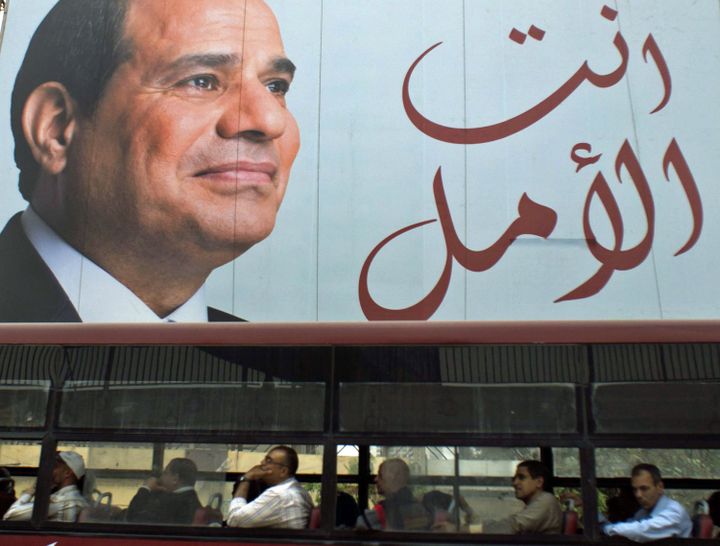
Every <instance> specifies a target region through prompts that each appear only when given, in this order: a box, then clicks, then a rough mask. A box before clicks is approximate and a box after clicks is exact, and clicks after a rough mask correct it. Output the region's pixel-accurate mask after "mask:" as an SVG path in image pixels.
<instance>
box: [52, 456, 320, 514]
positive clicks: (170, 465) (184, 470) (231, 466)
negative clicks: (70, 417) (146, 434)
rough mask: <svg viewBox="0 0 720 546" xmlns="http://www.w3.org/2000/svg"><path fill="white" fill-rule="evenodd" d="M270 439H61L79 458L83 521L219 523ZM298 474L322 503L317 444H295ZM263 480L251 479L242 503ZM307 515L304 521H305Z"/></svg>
mask: <svg viewBox="0 0 720 546" xmlns="http://www.w3.org/2000/svg"><path fill="white" fill-rule="evenodd" d="M271 447H272V445H271V444H266V445H261V444H258V445H227V444H199V443H187V444H171V443H167V444H164V443H153V444H147V443H127V442H126V443H122V444H120V443H110V442H81V443H79V442H61V443H60V444H59V445H58V450H59V451H73V452H75V453H77V454H78V455H80V456H81V457H82V458H83V460H84V463H85V469H86V474H85V479H84V484H83V495H84V496H85V498H86V500H87V502H88V507H87V508H86V509H85V510H84V511H83V513H82V514H81V516H80V521H81V522H95V523H97V522H114V523H132V524H154V525H155V524H160V525H181V526H182V525H195V526H198V525H200V526H221V525H222V524H223V521H225V520H226V519H227V516H228V510H229V507H230V502H231V500H232V498H233V489H234V486H235V485H236V482H237V479H238V478H239V477H240V476H241V475H242V474H243V473H245V472H246V471H248V470H249V469H250V468H251V467H253V466H255V465H258V464H260V463H261V462H262V461H263V459H264V458H265V457H266V456H267V454H268V450H269V449H270V448H271ZM290 447H292V448H293V449H294V450H295V451H296V452H297V454H298V459H299V467H298V469H297V475H298V478H300V479H301V480H303V481H306V482H307V483H303V484H302V485H301V487H303V488H305V489H306V490H307V491H308V493H309V498H310V499H312V502H313V504H315V505H319V502H320V497H319V494H320V483H319V482H320V479H319V475H320V473H321V469H322V446H315V445H295V446H290ZM265 488H267V484H260V483H258V484H257V487H254V488H253V489H252V490H251V495H252V496H251V497H248V501H252V500H253V498H254V497H255V496H257V495H259V494H261V493H262V491H263V490H264V489H265ZM309 516H310V513H309V511H308V514H307V518H308V521H309Z"/></svg>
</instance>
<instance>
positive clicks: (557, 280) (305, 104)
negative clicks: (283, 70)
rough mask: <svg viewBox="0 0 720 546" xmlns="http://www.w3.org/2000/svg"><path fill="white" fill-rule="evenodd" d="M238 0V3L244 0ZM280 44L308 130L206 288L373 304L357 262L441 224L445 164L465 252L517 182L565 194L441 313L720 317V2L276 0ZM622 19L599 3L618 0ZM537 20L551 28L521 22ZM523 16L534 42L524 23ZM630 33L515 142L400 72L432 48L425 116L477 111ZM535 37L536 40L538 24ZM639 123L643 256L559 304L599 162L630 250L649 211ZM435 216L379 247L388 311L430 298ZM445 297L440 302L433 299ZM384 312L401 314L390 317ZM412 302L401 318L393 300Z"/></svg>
mask: <svg viewBox="0 0 720 546" xmlns="http://www.w3.org/2000/svg"><path fill="white" fill-rule="evenodd" d="M240 1H241V0H238V2H240ZM53 3H54V2H53V0H24V1H21V0H13V1H12V2H11V3H10V11H9V13H8V21H7V25H6V30H5V36H4V40H3V44H2V50H1V54H2V57H1V63H0V134H1V136H0V173H1V174H2V180H3V184H4V187H5V189H4V190H3V194H2V195H3V199H2V200H1V201H0V221H2V223H4V222H5V221H6V220H7V219H9V218H10V216H11V215H12V214H13V213H15V212H16V211H18V210H21V209H23V208H24V207H25V203H24V201H23V200H22V199H21V198H20V195H19V193H18V191H17V171H16V169H15V167H14V163H13V161H12V151H13V143H12V137H11V134H10V129H9V126H10V121H9V103H10V92H11V89H12V85H13V82H14V78H15V74H16V72H17V68H18V66H19V63H20V61H21V59H22V56H23V54H24V51H25V48H26V46H27V42H28V41H29V38H30V35H31V34H32V32H33V31H34V29H35V28H36V27H37V24H38V23H39V21H40V20H41V19H42V17H43V16H44V14H45V13H46V12H47V9H48V8H49V6H50V5H51V4H53ZM269 3H270V5H271V6H272V7H273V9H274V11H275V13H276V15H277V16H278V19H279V21H280V26H281V29H282V33H283V39H284V41H285V47H286V51H287V53H288V56H289V57H290V58H291V59H292V60H293V61H294V62H295V64H296V65H297V66H298V72H297V75H296V79H295V82H294V84H293V88H292V90H291V92H290V94H289V96H288V103H289V108H290V109H291V110H292V111H293V113H294V114H295V116H296V117H297V119H298V122H299V125H300V128H301V134H302V147H301V150H300V154H299V156H298V159H297V161H296V163H295V166H294V168H293V172H292V175H291V178H290V185H289V188H288V192H287V195H286V197H285V201H284V203H283V206H282V209H281V211H280V214H279V217H278V224H277V226H276V228H275V230H274V232H273V234H272V235H271V236H270V237H269V238H268V239H267V240H266V241H264V242H262V243H260V244H259V245H257V246H256V247H255V248H253V249H251V250H250V251H249V252H247V253H246V254H245V255H243V256H241V257H240V258H238V259H237V260H236V261H235V262H234V263H232V264H228V265H226V266H225V267H223V268H221V269H219V270H217V271H216V272H215V273H214V274H213V275H212V276H211V278H210V279H209V282H208V286H207V292H208V299H209V303H210V305H213V306H215V307H218V308H221V309H224V310H227V311H229V312H233V313H234V314H237V315H239V316H242V317H244V318H247V319H249V320H252V321H316V320H323V321H325V320H327V321H336V320H350V321H357V320H359V321H364V320H367V317H366V315H365V314H364V313H363V309H362V308H361V305H360V302H359V297H358V282H359V278H360V273H361V270H362V268H363V264H364V263H365V261H366V259H367V258H368V256H369V255H370V253H371V252H372V250H373V249H374V248H375V247H376V246H377V245H378V244H379V243H380V242H381V241H383V240H384V239H386V238H387V237H389V236H390V235H391V234H393V233H395V232H397V231H398V230H401V229H402V228H405V227H407V226H410V225H413V224H417V223H420V222H423V221H429V220H437V219H438V217H439V215H438V210H437V204H436V199H435V196H434V193H433V180H434V177H435V174H436V172H437V171H438V169H439V168H441V169H442V177H443V182H444V184H443V187H444V190H445V194H446V196H447V205H448V209H449V210H450V213H451V215H452V220H453V223H454V227H455V230H456V231H457V234H458V236H459V238H460V240H461V241H462V243H463V244H464V245H465V246H466V247H467V248H469V249H471V250H482V249H485V248H487V247H490V246H491V245H493V244H494V243H495V242H496V241H497V240H498V239H500V238H501V236H502V234H503V233H504V232H505V231H506V230H507V229H508V227H509V226H510V225H511V224H512V223H513V222H514V221H515V220H516V219H517V218H518V203H519V201H520V199H521V197H522V196H523V194H527V196H528V197H529V198H530V199H532V200H533V201H534V202H536V203H538V204H540V205H543V206H544V207H548V208H550V209H552V210H553V211H554V212H555V213H556V215H557V222H556V225H555V226H554V229H553V231H552V233H551V234H550V236H549V237H548V238H547V239H543V238H540V237H537V236H531V235H521V236H520V237H519V238H518V239H517V240H515V241H514V242H513V243H512V244H511V245H510V247H509V248H508V250H507V251H506V252H505V253H504V254H503V255H502V257H501V258H500V259H499V260H498V261H497V263H495V264H494V265H493V266H492V267H490V268H489V269H487V270H485V271H481V272H473V271H467V270H465V269H464V268H463V267H462V266H461V265H459V264H458V263H457V261H456V260H454V263H453V264H452V274H451V278H450V282H449V286H448V287H447V290H446V291H445V293H444V295H442V294H441V295H442V297H440V298H439V302H438V303H437V305H435V306H433V309H431V310H430V311H426V313H425V314H426V315H429V316H430V318H431V319H433V320H544V319H572V320H580V319H657V318H668V319H670V318H672V319H685V318H720V284H719V283H718V282H717V271H718V270H720V258H718V248H719V247H720V225H719V224H720V217H719V215H718V211H719V210H720V207H719V206H718V205H720V203H719V201H720V179H719V177H718V173H720V129H718V128H720V107H719V106H718V102H719V100H720V92H719V91H718V89H719V88H720V70H719V69H720V42H718V40H717V36H718V35H720V3H718V2H717V0H699V1H690V0H675V1H673V2H657V1H656V0H631V1H630V0H628V1H612V0H606V1H605V2H603V1H595V0H583V1H577V0H574V1H570V0H552V1H551V0H543V1H540V0H514V1H513V2H507V1H501V0H464V1H463V0H422V1H420V0H324V1H318V0H273V1H271V2H269ZM606 5H607V6H608V7H609V8H612V9H613V10H615V11H616V12H617V17H616V18H615V20H610V19H608V18H606V17H603V16H602V15H601V12H602V10H603V7H604V6H606ZM532 26H534V27H535V28H536V29H540V30H541V31H543V32H544V35H542V36H541V37H542V39H538V38H537V37H536V38H533V37H532V36H527V33H528V30H529V29H530V28H531V27H532ZM513 29H516V30H517V31H519V32H521V33H524V34H526V39H525V41H524V43H518V42H517V41H513V40H511V39H510V34H511V31H512V30H513ZM618 33H619V35H620V36H621V37H622V39H623V40H624V41H625V42H626V43H627V49H628V65H627V69H626V70H625V71H624V74H623V77H622V78H620V79H619V81H618V82H617V83H616V84H614V85H612V86H610V87H607V88H601V87H598V86H595V85H593V84H591V83H590V82H588V81H585V82H584V83H582V84H581V85H580V86H579V87H578V88H577V89H576V90H575V91H574V92H572V93H570V94H569V95H568V96H567V98H566V99H565V100H563V101H562V102H561V104H559V105H558V106H557V107H556V108H555V109H554V110H552V111H551V112H549V113H548V114H547V116H545V117H543V118H542V119H540V120H539V121H538V122H537V123H534V124H532V125H530V126H529V127H527V128H526V129H524V130H522V131H520V132H518V133H516V134H513V135H511V136H508V137H506V138H503V139H500V140H497V141H494V142H487V143H484V144H468V145H465V144H451V143H446V142H441V141H439V140H436V139H433V138H431V137H430V136H428V135H426V134H424V133H422V132H421V131H420V130H418V128H417V127H415V126H414V125H413V124H412V123H411V121H410V120H409V118H408V116H407V114H406V111H405V109H404V107H403V101H402V87H403V81H404V79H405V76H406V73H407V72H408V69H409V68H410V66H411V65H412V63H413V62H414V61H415V60H416V59H417V58H418V57H419V56H420V55H421V54H422V53H423V52H424V51H426V50H427V49H428V48H429V47H431V46H432V45H434V44H436V43H438V42H442V45H440V46H438V47H437V48H435V49H434V50H433V51H432V52H430V53H429V54H428V55H427V56H426V57H425V58H424V59H423V61H422V62H421V63H420V64H419V65H418V67H417V69H416V70H415V72H414V74H413V77H412V78H411V81H410V91H409V94H410V98H411V99H412V101H413V103H414V105H415V106H416V107H417V109H418V110H419V111H420V112H422V114H423V115H424V116H425V117H427V118H429V119H430V120H432V121H434V122H437V123H439V124H442V125H446V126H452V127H480V126H487V125H492V124H495V123H499V122H502V121H504V120H507V119H510V118H513V117H515V116H517V115H518V114H520V113H522V112H525V111H527V110H528V109H530V108H532V107H533V106H535V105H537V104H538V103H540V102H541V101H542V100H543V99H545V98H546V97H548V96H550V95H551V94H552V93H554V92H555V91H556V90H557V89H558V88H559V87H560V86H561V85H562V84H563V83H565V82H566V81H567V80H568V79H569V78H570V77H571V76H572V75H573V74H574V73H576V72H577V71H578V70H579V69H580V67H581V66H582V65H583V63H585V62H586V61H587V63H588V66H589V68H590V69H591V70H592V71H593V72H595V73H597V74H608V73H611V72H613V71H614V70H616V69H617V68H618V66H619V65H620V63H621V56H620V54H619V51H618V48H617V47H616V45H615V44H614V43H613V42H614V40H615V39H616V36H617V35H618ZM541 34H542V33H540V34H536V36H540V35H541ZM650 34H652V36H653V38H654V40H655V42H656V43H657V45H658V48H659V50H660V52H661V53H662V55H663V57H664V59H665V61H666V63H667V67H668V69H669V73H670V76H671V80H672V93H671V96H670V100H669V102H668V104H667V105H666V106H665V107H664V108H663V109H662V110H660V111H659V112H657V113H655V114H652V115H651V114H650V112H651V111H652V110H653V109H654V108H655V107H656V106H658V104H659V103H660V101H661V99H662V98H663V94H664V87H663V81H662V78H661V76H660V72H659V70H658V65H657V63H655V62H654V61H653V60H652V59H651V57H650V56H648V62H645V60H644V59H643V46H644V44H645V43H646V41H647V39H648V36H649V35H650ZM673 139H676V141H677V143H678V145H679V148H680V149H681V151H682V154H683V156H684V158H685V160H686V161H687V164H688V166H689V168H690V170H691V172H692V175H693V176H694V180H695V182H696V183H697V188H698V191H699V194H700V198H701V201H702V207H703V212H704V218H703V225H702V231H701V233H700V237H699V239H698V241H697V243H696V244H695V245H694V246H693V247H692V248H691V249H690V250H689V251H688V252H686V253H684V254H681V255H679V256H677V257H676V256H674V254H675V253H676V252H677V251H678V250H679V249H680V248H681V247H682V246H683V245H684V244H685V242H686V241H687V240H688V237H689V236H690V234H691V232H692V229H693V216H692V214H691V212H690V207H689V204H688V198H687V196H686V193H685V192H684V191H683V188H682V186H681V184H680V183H679V179H678V177H677V176H676V174H675V172H674V171H673V170H672V168H671V169H670V180H669V181H667V180H666V179H665V175H664V174H663V157H664V156H665V153H666V151H667V149H668V146H669V145H670V143H671V141H672V140H673ZM626 140H627V141H628V143H629V145H630V146H631V148H632V150H633V152H634V154H635V155H636V156H637V158H638V160H639V163H640V165H641V166H642V170H643V172H644V174H645V175H646V177H647V180H648V183H649V187H650V191H651V195H652V201H653V203H654V207H655V221H654V237H653V240H652V247H651V249H650V252H649V255H648V256H647V258H646V259H644V260H642V261H641V263H638V264H637V265H636V267H633V268H631V269H629V270H625V271H615V272H614V273H613V274H612V276H611V277H610V279H609V281H608V282H607V284H606V285H605V286H604V287H603V288H602V289H601V290H600V291H599V292H598V293H597V294H595V295H593V296H591V297H587V298H584V299H578V300H574V301H564V302H558V303H555V301H556V300H557V299H558V298H560V297H562V296H563V295H565V294H567V293H569V292H571V291H572V290H573V289H575V288H577V287H578V286H580V285H581V284H582V283H584V282H585V281H587V280H588V279H589V278H590V277H592V276H593V275H594V274H595V273H596V272H597V271H598V269H599V268H600V267H601V264H600V262H598V261H597V259H595V258H594V257H593V255H592V253H591V252H590V250H589V249H588V244H587V242H586V240H585V235H584V232H583V207H584V205H585V201H586V198H587V195H588V191H589V189H590V186H591V184H592V182H593V180H594V178H595V176H596V175H597V173H598V172H602V173H603V174H604V176H605V178H606V180H607V182H608V186H609V187H610V189H611V191H612V195H613V196H614V198H615V200H616V201H617V203H618V208H619V211H620V213H621V217H622V222H623V228H624V229H623V232H624V238H623V243H622V248H623V249H628V248H631V247H633V246H635V245H637V244H638V243H640V241H641V240H642V239H643V237H644V235H645V233H646V231H647V229H648V223H647V221H646V217H645V213H644V210H643V206H642V204H641V201H640V198H639V196H638V191H637V190H636V187H635V185H634V184H633V181H632V180H631V177H630V176H629V175H628V173H627V172H626V171H623V172H622V173H621V177H622V183H619V181H618V178H617V177H616V175H615V160H616V157H617V155H618V152H619V150H620V148H621V146H622V145H623V143H624V142H625V141H626ZM578 143H589V144H591V145H592V153H583V152H581V155H584V156H587V155H597V154H602V157H601V158H600V159H599V160H598V161H597V162H596V163H595V164H592V165H589V166H587V167H584V168H583V169H582V170H580V172H576V167H577V165H576V163H574V162H573V161H571V159H570V152H571V150H572V149H573V147H574V146H575V145H576V144H578ZM590 210H591V213H590V222H591V225H592V227H593V230H594V232H595V233H596V235H597V239H598V243H599V244H601V245H603V246H605V247H607V248H609V249H612V248H613V245H614V243H615V240H614V237H613V230H612V226H611V224H610V222H609V220H608V216H607V214H606V213H605V212H604V210H603V208H602V206H600V204H599V202H598V199H595V200H594V203H593V205H592V207H591V209H590ZM446 256H447V252H446V242H445V240H444V238H443V233H442V229H441V226H440V223H439V222H438V221H435V222H434V223H428V224H426V225H424V226H423V227H420V228H417V229H413V230H411V231H408V232H407V233H405V234H403V235H401V236H399V237H397V238H396V239H394V240H393V241H391V242H390V243H389V244H388V245H387V246H385V247H383V249H382V250H381V251H380V252H379V253H378V254H377V256H376V257H375V259H374V260H373V261H372V263H371V266H370V269H369V275H368V282H367V287H368V289H369V293H370V294H371V296H372V298H373V299H374V301H375V302H376V303H377V304H378V305H380V306H382V307H383V308H387V309H399V308H405V307H409V306H412V305H414V304H416V303H418V302H419V301H420V300H422V299H423V298H424V297H425V296H427V295H428V294H429V293H431V291H432V290H433V288H434V287H435V285H436V283H437V282H438V279H439V277H440V276H441V273H442V272H443V268H444V267H445V265H446ZM431 311H432V312H431ZM389 316H393V314H392V313H390V315H389ZM398 318H401V316H400V315H398Z"/></svg>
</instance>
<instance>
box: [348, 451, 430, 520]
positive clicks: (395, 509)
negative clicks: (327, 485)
mask: <svg viewBox="0 0 720 546" xmlns="http://www.w3.org/2000/svg"><path fill="white" fill-rule="evenodd" d="M409 481H410V468H409V467H408V465H407V463H406V462H405V461H403V460H402V459H386V460H385V461H384V462H383V463H381V464H380V468H378V474H377V477H376V478H375V486H376V488H377V492H378V494H379V495H382V496H384V497H385V498H384V499H383V500H381V501H380V502H379V503H377V504H376V505H375V507H374V508H372V509H368V510H365V511H364V512H363V513H362V514H360V517H359V518H358V521H357V524H356V525H355V527H356V528H357V529H387V530H391V531H392V530H404V531H427V530H428V529H430V526H431V525H432V516H431V514H430V513H429V512H428V511H427V510H425V508H424V507H423V505H422V504H421V503H420V502H418V500H417V499H416V498H415V497H414V496H413V494H412V491H410V488H409V487H408V482H409Z"/></svg>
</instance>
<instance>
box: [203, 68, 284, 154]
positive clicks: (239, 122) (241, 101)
mask: <svg viewBox="0 0 720 546" xmlns="http://www.w3.org/2000/svg"><path fill="white" fill-rule="evenodd" d="M223 99H224V104H223V112H222V114H221V116H220V119H219V120H218V122H217V133H218V135H219V136H221V137H222V138H246V139H248V140H255V141H266V140H273V139H276V138H279V137H280V136H282V134H283V133H284V132H285V128H286V125H287V110H286V109H285V106H284V105H283V104H281V103H280V101H279V100H278V97H277V96H275V95H273V93H271V92H270V91H269V90H268V89H267V87H266V86H265V85H264V84H263V83H262V82H260V81H259V80H249V81H248V80H246V81H245V82H243V84H242V86H239V89H238V90H237V91H236V92H234V93H228V94H227V96H225V97H223Z"/></svg>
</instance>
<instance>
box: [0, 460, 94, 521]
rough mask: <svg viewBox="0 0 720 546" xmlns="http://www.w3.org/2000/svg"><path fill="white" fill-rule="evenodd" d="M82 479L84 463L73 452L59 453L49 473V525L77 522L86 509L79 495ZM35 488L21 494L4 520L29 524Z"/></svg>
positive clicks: (83, 500) (83, 499)
mask: <svg viewBox="0 0 720 546" xmlns="http://www.w3.org/2000/svg"><path fill="white" fill-rule="evenodd" d="M84 476H85V461H84V460H83V458H82V456H81V455H80V454H78V453H76V452H74V451H58V453H57V456H56V458H55V466H54V467H53V472H52V494H51V495H50V505H49V506H48V516H47V517H48V520H49V521H66V522H72V523H74V522H76V521H77V519H78V516H79V515H80V512H81V511H82V510H83V509H84V508H86V507H87V506H88V502H87V500H85V497H83V496H82V493H81V492H80V491H81V489H82V482H83V477H84ZM34 496H35V487H32V488H30V489H28V490H26V491H23V492H22V494H21V495H20V497H19V498H18V500H16V501H15V502H14V503H13V504H12V506H10V508H9V509H8V511H7V512H5V515H4V516H3V519H5V520H17V521H28V520H30V518H31V517H32V512H33V505H34V500H33V497H34Z"/></svg>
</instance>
